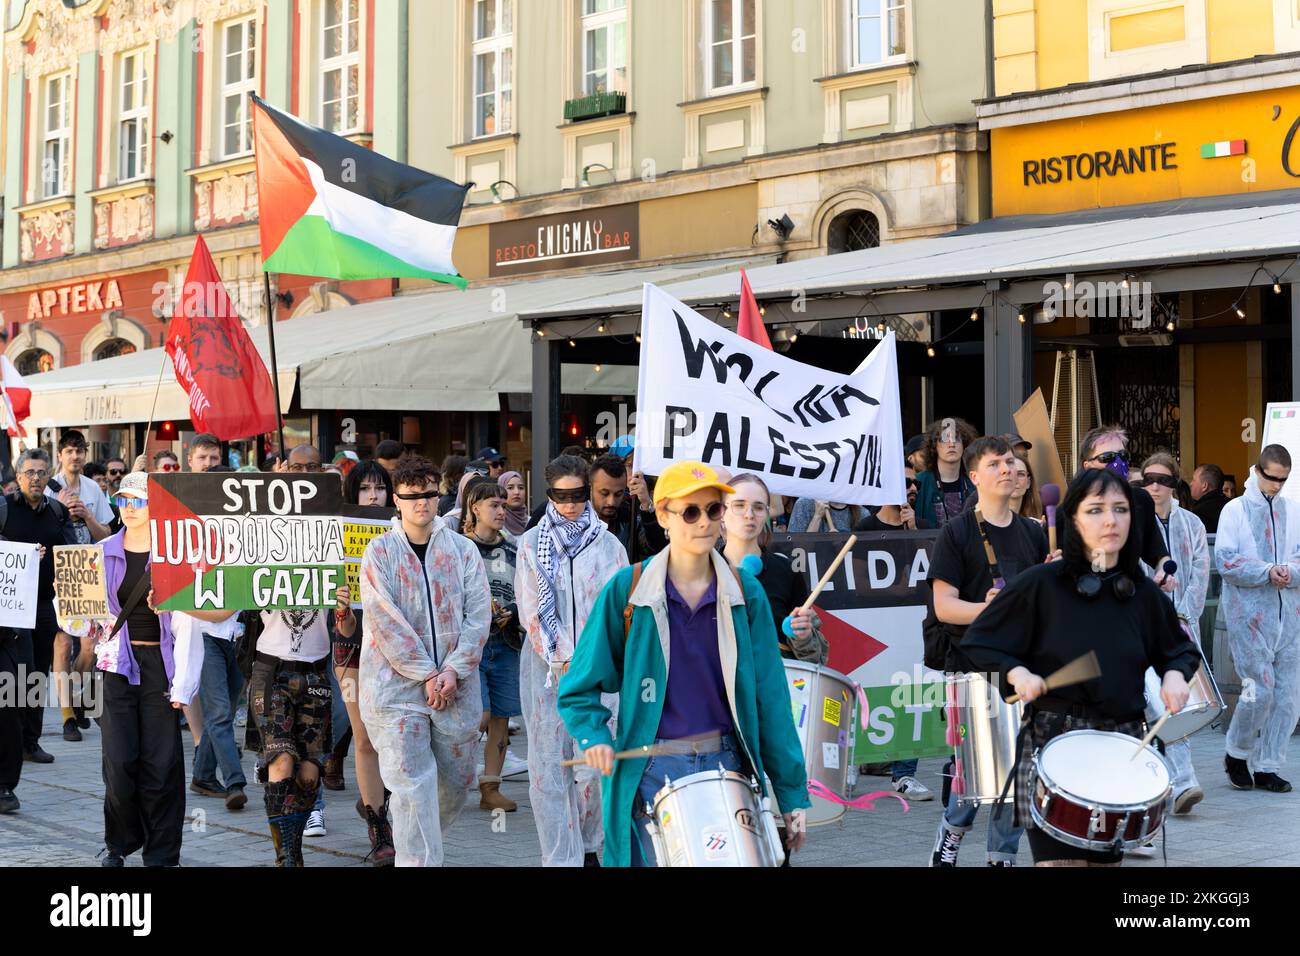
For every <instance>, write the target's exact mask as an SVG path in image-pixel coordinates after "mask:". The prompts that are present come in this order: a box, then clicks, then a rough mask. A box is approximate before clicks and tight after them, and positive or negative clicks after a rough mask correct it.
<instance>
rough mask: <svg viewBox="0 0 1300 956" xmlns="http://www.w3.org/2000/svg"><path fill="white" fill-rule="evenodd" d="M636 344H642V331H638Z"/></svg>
mask: <svg viewBox="0 0 1300 956" xmlns="http://www.w3.org/2000/svg"><path fill="white" fill-rule="evenodd" d="M636 344H637V345H640V344H641V333H640V332H638V333H637V334H636Z"/></svg>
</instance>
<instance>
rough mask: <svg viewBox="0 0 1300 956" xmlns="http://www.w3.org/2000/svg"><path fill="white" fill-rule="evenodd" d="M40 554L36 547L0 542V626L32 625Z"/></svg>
mask: <svg viewBox="0 0 1300 956" xmlns="http://www.w3.org/2000/svg"><path fill="white" fill-rule="evenodd" d="M40 553H41V549H40V547H39V546H38V545H34V544H23V543H21V542H16V541H0V627H24V628H32V627H35V626H36V590H37V588H38V587H39V586H40V577H41V560H40Z"/></svg>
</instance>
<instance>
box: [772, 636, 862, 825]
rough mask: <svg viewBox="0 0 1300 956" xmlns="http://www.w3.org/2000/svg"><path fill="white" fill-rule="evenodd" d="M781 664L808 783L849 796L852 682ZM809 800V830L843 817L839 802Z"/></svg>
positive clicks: (814, 668) (825, 671)
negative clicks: (810, 803) (812, 781)
mask: <svg viewBox="0 0 1300 956" xmlns="http://www.w3.org/2000/svg"><path fill="white" fill-rule="evenodd" d="M783 663H784V664H785V679H786V685H787V686H788V687H789V689H790V704H791V707H792V711H793V715H794V727H795V731H796V732H797V733H798V734H799V744H800V746H802V747H803V756H804V769H805V770H806V771H807V773H808V779H809V780H816V781H818V782H819V783H821V784H823V785H824V786H825V787H826V788H827V789H828V790H830V791H831V792H832V793H834V794H836V795H837V796H840V797H848V795H849V765H850V764H851V763H852V761H853V745H854V743H855V738H854V726H855V725H854V723H853V707H854V704H855V703H856V699H857V698H856V692H857V689H856V688H855V687H854V685H853V682H852V681H851V680H849V679H848V678H847V677H845V676H844V675H843V674H841V673H840V672H839V671H836V670H831V669H830V668H829V667H825V666H823V665H820V664H809V663H808V662H807V661H791V660H787V661H784V662H783ZM809 799H811V800H812V806H811V807H810V808H809V810H808V825H809V826H816V825H818V824H821V823H830V822H831V821H833V820H838V819H839V818H840V817H841V816H842V815H843V814H844V807H842V806H840V805H839V804H837V803H831V802H830V801H829V800H823V799H822V798H821V797H818V796H814V795H812V794H810V795H809Z"/></svg>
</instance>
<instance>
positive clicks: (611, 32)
mask: <svg viewBox="0 0 1300 956" xmlns="http://www.w3.org/2000/svg"><path fill="white" fill-rule="evenodd" d="M582 51H583V53H582V64H583V66H582V72H583V83H582V86H583V92H584V93H585V94H586V95H587V96H594V95H596V94H597V93H626V92H627V0H583V12H582Z"/></svg>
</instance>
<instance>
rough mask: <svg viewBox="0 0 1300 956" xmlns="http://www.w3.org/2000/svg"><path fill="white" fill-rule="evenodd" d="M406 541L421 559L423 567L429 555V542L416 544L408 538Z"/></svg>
mask: <svg viewBox="0 0 1300 956" xmlns="http://www.w3.org/2000/svg"><path fill="white" fill-rule="evenodd" d="M406 540H407V543H409V544H410V546H411V549H412V550H413V551H415V556H416V557H417V558H419V559H420V564H421V566H423V564H424V558H425V555H427V554H428V553H429V542H428V541H426V542H424V544H416V543H415V542H414V541H412V540H411V539H410V538H407V539H406ZM429 540H430V541H432V540H433V539H432V538H430V539H429Z"/></svg>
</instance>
